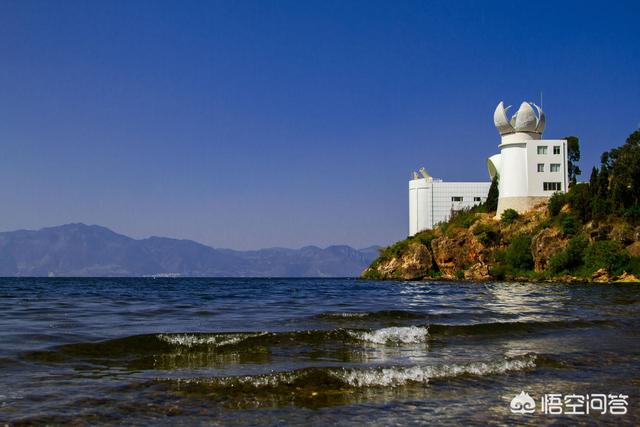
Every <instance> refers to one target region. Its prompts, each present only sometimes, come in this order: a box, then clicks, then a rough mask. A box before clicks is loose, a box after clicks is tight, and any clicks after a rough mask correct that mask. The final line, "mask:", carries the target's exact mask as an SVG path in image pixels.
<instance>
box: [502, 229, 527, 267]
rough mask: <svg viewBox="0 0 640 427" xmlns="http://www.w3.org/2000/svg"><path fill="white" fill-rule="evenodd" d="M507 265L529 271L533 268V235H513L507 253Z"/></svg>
mask: <svg viewBox="0 0 640 427" xmlns="http://www.w3.org/2000/svg"><path fill="white" fill-rule="evenodd" d="M505 261H506V263H507V265H508V266H509V267H510V268H512V269H513V270H520V271H528V270H531V269H532V268H533V256H532V255H531V236H529V235H528V234H518V235H515V236H513V238H512V239H511V243H509V247H507V251H506V254H505Z"/></svg>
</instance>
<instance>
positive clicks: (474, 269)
mask: <svg viewBox="0 0 640 427" xmlns="http://www.w3.org/2000/svg"><path fill="white" fill-rule="evenodd" d="M464 278H465V279H466V280H476V281H479V282H482V281H486V280H489V279H491V276H490V275H489V267H488V266H487V265H486V264H483V263H481V262H477V263H475V264H473V265H472V266H471V267H469V268H468V269H467V270H466V271H465V272H464Z"/></svg>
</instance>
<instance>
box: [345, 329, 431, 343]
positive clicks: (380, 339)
mask: <svg viewBox="0 0 640 427" xmlns="http://www.w3.org/2000/svg"><path fill="white" fill-rule="evenodd" d="M349 334H350V335H351V336H353V337H355V338H357V339H359V340H362V341H367V342H371V343H374V344H386V343H395V344H418V343H423V342H426V341H427V338H428V337H429V329H428V328H427V327H419V326H402V327H400V326H393V327H390V328H382V329H376V330H374V331H370V332H362V331H349Z"/></svg>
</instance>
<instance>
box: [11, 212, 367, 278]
mask: <svg viewBox="0 0 640 427" xmlns="http://www.w3.org/2000/svg"><path fill="white" fill-rule="evenodd" d="M377 255H378V247H376V246H372V247H369V248H366V249H360V250H358V249H354V248H352V247H350V246H329V247H327V248H325V249H321V248H318V247H316V246H306V247H304V248H301V249H284V248H271V249H261V250H255V251H235V250H230V249H214V248H211V247H209V246H205V245H202V244H200V243H197V242H194V241H192V240H179V239H170V238H165V237H149V238H147V239H139V240H138V239H132V238H130V237H127V236H124V235H122V234H117V233H115V232H113V231H111V230H109V229H108V228H105V227H100V226H97V225H85V224H67V225H61V226H58V227H50V228H43V229H41V230H37V231H31V230H18V231H10V232H3V233H0V276H5V277H6V276H58V277H59V276H76V277H77V276H82V277H87V276H99V277H107V276H109V277H111V276H191V277H355V276H359V275H360V273H361V272H362V271H363V270H364V269H365V268H366V267H367V266H368V265H369V264H370V263H371V262H372V261H373V260H374V259H375V258H376V256H377Z"/></svg>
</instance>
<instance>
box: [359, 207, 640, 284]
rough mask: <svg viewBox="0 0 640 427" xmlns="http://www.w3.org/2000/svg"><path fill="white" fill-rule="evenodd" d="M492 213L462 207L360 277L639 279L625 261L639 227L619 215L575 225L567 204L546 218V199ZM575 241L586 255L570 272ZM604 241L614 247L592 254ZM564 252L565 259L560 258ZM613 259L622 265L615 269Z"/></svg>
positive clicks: (639, 244) (632, 258)
mask: <svg viewBox="0 0 640 427" xmlns="http://www.w3.org/2000/svg"><path fill="white" fill-rule="evenodd" d="M494 215H495V214H493V213H473V212H463V213H462V214H460V215H456V216H454V217H453V218H452V219H451V220H450V221H449V222H448V223H445V224H440V225H439V226H438V227H437V228H436V229H434V230H427V231H423V232H420V233H418V234H417V235H415V236H412V237H409V238H407V239H406V240H403V241H400V242H398V243H396V244H394V245H392V246H389V247H387V248H384V249H383V250H381V252H380V256H379V257H378V258H377V259H376V260H375V261H374V262H373V263H372V264H371V265H370V266H369V267H368V268H367V269H366V270H365V271H364V272H363V273H362V278H365V279H377V280H426V281H431V280H456V281H474V282H483V281H496V280H498V281H527V282H581V283H583V282H597V283H609V282H639V281H640V280H639V279H638V272H637V271H629V270H634V268H631V267H628V266H629V265H630V266H635V265H640V262H636V261H638V260H640V225H639V226H633V225H631V224H629V223H627V222H625V221H623V220H619V219H616V220H610V221H600V222H589V223H586V224H581V223H580V222H579V221H576V220H575V217H574V216H572V214H571V210H570V209H569V206H568V205H566V206H564V207H563V208H562V210H561V212H560V213H559V214H558V215H556V216H552V215H551V214H550V213H549V209H548V204H547V203H542V204H540V205H538V206H537V207H536V208H535V209H533V210H532V211H530V212H527V213H525V214H522V215H517V214H515V215H514V217H513V218H511V219H510V220H508V221H506V220H505V218H504V217H503V218H502V219H496V218H494ZM602 242H608V243H602ZM574 247H578V248H579V249H580V250H581V251H582V252H580V254H581V255H580V256H584V257H586V258H584V259H586V261H584V260H583V258H581V259H580V260H578V261H580V262H582V263H583V265H582V266H579V268H578V267H576V268H575V271H573V270H571V269H570V268H569V267H566V266H567V265H569V266H571V263H570V261H571V256H574V257H575V255H573V254H574V252H575V251H574ZM609 247H611V248H613V249H611V250H609V252H610V253H609V252H606V251H605V252H604V254H603V255H598V254H599V252H598V250H597V249H598V248H604V249H607V248H609ZM591 248H596V249H591ZM576 250H577V249H576ZM589 251H591V252H589ZM600 252H602V250H600ZM584 253H586V254H587V255H583V254H584ZM591 253H595V254H596V255H590V254H591ZM589 256H591V258H589ZM566 257H569V261H566V260H564V258H566ZM598 257H599V258H598ZM616 257H617V258H616ZM601 258H602V259H603V261H600V259H601ZM618 258H621V259H624V260H626V261H625V262H627V264H620V262H618V261H616V260H617V259H618ZM563 260H564V264H562V262H563ZM594 260H596V261H594ZM578 261H575V262H578ZM616 262H618V264H620V265H622V267H617V266H616V264H615V263H616ZM563 266H565V267H564V269H562V268H563ZM621 268H623V269H622V270H620V269H621ZM618 270H620V271H618Z"/></svg>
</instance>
